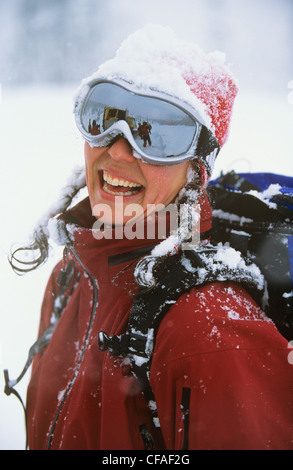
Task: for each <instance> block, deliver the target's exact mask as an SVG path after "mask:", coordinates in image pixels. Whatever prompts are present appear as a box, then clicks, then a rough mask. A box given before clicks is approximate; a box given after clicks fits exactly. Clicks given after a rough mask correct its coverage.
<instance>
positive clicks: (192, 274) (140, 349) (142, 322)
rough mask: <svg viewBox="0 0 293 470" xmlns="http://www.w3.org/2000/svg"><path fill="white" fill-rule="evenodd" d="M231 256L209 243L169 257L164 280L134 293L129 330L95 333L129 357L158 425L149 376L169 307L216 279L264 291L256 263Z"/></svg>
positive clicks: (114, 351) (225, 249)
mask: <svg viewBox="0 0 293 470" xmlns="http://www.w3.org/2000/svg"><path fill="white" fill-rule="evenodd" d="M216 255H217V256H216ZM232 255H235V250H233V249H232V248H230V247H228V246H227V247H224V246H222V245H220V246H218V247H214V246H211V245H210V246H206V247H203V248H201V249H198V250H197V251H194V250H187V251H185V252H179V253H178V254H176V255H174V256H170V257H169V258H167V259H166V267H165V271H164V279H162V281H161V282H160V283H158V284H157V285H155V286H154V287H153V288H152V289H149V290H145V289H142V290H140V291H139V292H138V293H137V294H136V296H135V298H134V302H133V306H132V309H131V312H130V316H129V322H128V331H127V332H126V333H125V334H123V335H119V336H116V335H110V336H108V335H107V334H106V333H105V332H104V331H100V332H99V334H98V347H99V349H100V350H101V351H105V350H108V351H109V353H110V354H112V355H114V356H120V357H125V356H127V357H129V359H130V361H131V365H132V372H133V374H134V375H135V376H136V377H137V379H138V381H139V383H140V385H141V388H142V391H143V393H144V395H145V397H146V399H147V401H148V403H149V408H150V410H151V411H152V417H153V422H154V425H155V426H156V427H157V428H159V427H160V424H159V419H158V413H157V407H156V402H155V397H154V394H153V391H152V389H151V386H150V383H149V376H150V369H151V363H152V356H153V351H154V347H155V342H156V336H157V331H158V328H159V325H160V322H161V321H162V319H163V317H164V316H165V315H166V313H167V312H168V310H169V309H170V306H171V305H172V304H174V303H176V301H177V300H178V299H179V298H180V297H181V296H182V294H183V293H185V292H188V291H189V290H190V289H191V288H192V287H196V286H200V285H203V284H207V283H210V282H215V281H226V280H230V281H234V282H241V283H242V284H246V285H247V286H248V288H250V289H254V291H257V292H258V295H259V297H260V298H261V297H262V296H263V294H264V289H265V286H264V281H263V277H262V275H261V273H260V272H258V276H255V274H256V272H257V271H256V270H257V268H256V266H255V265H253V264H252V263H251V262H247V263H245V262H244V260H243V261H242V263H239V265H238V266H235V265H230V264H229V259H231V256H232ZM174 272H175V273H176V275H174Z"/></svg>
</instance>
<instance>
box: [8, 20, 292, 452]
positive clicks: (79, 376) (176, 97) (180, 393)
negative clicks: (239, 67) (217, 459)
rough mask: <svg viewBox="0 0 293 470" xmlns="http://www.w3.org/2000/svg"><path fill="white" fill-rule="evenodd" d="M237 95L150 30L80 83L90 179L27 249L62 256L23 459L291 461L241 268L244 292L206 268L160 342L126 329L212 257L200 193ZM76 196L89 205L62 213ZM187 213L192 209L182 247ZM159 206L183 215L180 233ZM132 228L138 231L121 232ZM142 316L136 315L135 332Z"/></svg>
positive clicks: (216, 68) (284, 368)
mask: <svg viewBox="0 0 293 470" xmlns="http://www.w3.org/2000/svg"><path fill="white" fill-rule="evenodd" d="M236 94H237V84H236V81H235V79H234V77H233V75H232V73H231V72H230V70H229V68H228V67H227V66H226V65H225V64H224V61H223V54H220V53H211V54H205V53H204V52H203V51H202V50H200V49H199V48H198V47H197V46H195V45H193V44H189V43H186V42H182V41H179V40H178V39H177V38H176V37H175V35H174V33H173V32H172V31H171V30H170V29H169V28H165V27H159V26H147V27H145V28H144V29H143V30H140V31H137V32H136V33H135V34H133V35H131V36H130V37H129V38H127V40H126V41H124V42H123V43H122V45H121V47H120V48H119V49H118V51H117V54H116V56H115V57H114V59H112V60H109V61H107V62H106V63H104V64H102V65H101V66H100V67H99V69H98V71H97V72H96V73H95V74H93V75H92V76H91V77H89V78H88V79H85V80H83V82H82V84H81V86H80V88H79V89H78V91H77V93H76V97H75V108H74V112H75V117H76V123H77V127H78V129H79V131H80V132H81V134H82V136H83V138H84V141H85V143H84V155H85V172H81V174H79V175H75V180H74V181H73V183H72V184H71V185H69V186H67V192H66V194H65V196H64V199H63V200H62V202H61V203H60V204H59V206H58V208H57V210H55V213H54V214H50V220H48V223H46V224H44V225H43V226H42V227H39V228H38V230H37V231H36V233H35V235H36V237H35V243H34V245H33V247H32V248H34V250H36V249H37V248H38V249H39V250H40V256H39V258H38V259H37V261H36V265H37V264H40V263H41V262H43V261H45V259H46V256H47V250H48V234H49V233H50V234H51V235H52V234H53V233H54V234H55V235H56V234H57V235H58V240H59V242H60V241H61V242H62V243H63V244H64V257H63V259H62V260H61V261H60V263H59V264H58V265H57V266H56V268H55V269H54V270H53V273H52V275H51V277H50V280H49V282H48V286H47V290H46V292H45V296H44V301H43V306H42V313H41V321H40V331H39V340H38V341H37V342H36V344H35V346H34V348H33V350H32V355H34V361H33V369H32V375H31V380H30V383H29V387H28V393H27V434H28V445H29V448H30V449H53V450H57V449H91V450H98V449H103V450H109V449H116V450H117V449H127V450H143V449H167V450H175V449H183V448H184V449H214V450H216V449H293V433H292V415H293V400H292V390H293V378H292V370H291V369H292V366H290V364H289V363H288V360H287V354H288V350H287V341H286V340H285V339H284V338H283V337H282V336H281V335H280V334H279V332H278V331H277V329H276V328H275V326H274V324H273V322H272V321H270V320H269V319H268V318H267V317H266V316H265V314H264V313H263V312H262V310H261V309H260V307H259V306H258V305H257V303H256V302H255V301H254V300H253V298H252V297H251V296H250V294H248V292H247V290H246V289H245V287H244V286H245V283H246V284H249V287H250V290H249V292H250V293H251V292H252V290H253V288H255V289H256V290H257V289H258V288H259V279H253V277H252V276H251V275H250V273H251V270H249V266H247V269H246V268H245V267H244V268H243V273H242V275H243V282H241V283H237V282H234V279H236V278H237V279H238V278H239V276H237V275H236V274H237V273H235V272H234V273H232V274H231V273H230V275H229V272H228V270H227V269H223V271H222V272H219V273H218V275H217V276H215V278H214V279H210V278H209V279H210V280H209V281H207V278H205V277H204V275H203V272H204V268H201V271H198V272H201V276H198V278H196V279H194V285H193V286H188V288H186V289H185V292H182V293H181V294H180V296H179V298H177V299H176V298H174V299H173V297H172V298H169V300H168V310H167V311H166V314H165V316H164V317H163V318H162V320H161V323H160V325H159V327H158V331H157V333H156V335H155V336H154V335H153V332H154V331H153V328H152V325H151V324H150V325H144V326H143V328H139V327H138V326H136V328H132V327H130V326H129V317H130V312H131V311H132V310H131V309H132V308H133V304H134V303H136V299H137V298H139V295H136V294H138V293H139V294H141V296H142V295H143V294H144V293H147V292H148V293H149V292H151V291H154V292H159V291H160V292H163V291H164V289H165V290H166V286H167V280H168V279H169V278H172V279H173V281H174V283H176V282H177V280H178V282H179V281H180V279H181V280H182V279H183V282H184V276H183V278H182V273H185V276H186V278H187V277H188V276H189V275H190V273H191V272H192V273H194V272H195V267H196V268H198V264H197V263H198V262H199V259H200V257H201V253H203V251H204V250H207V249H208V248H209V247H210V236H211V230H212V226H211V216H212V212H211V208H210V205H209V201H208V198H207V192H206V187H207V183H208V180H209V178H210V175H211V172H212V169H213V164H214V160H215V158H216V157H217V155H218V152H219V150H220V148H221V147H222V146H223V144H224V143H225V141H226V139H227V135H228V129H229V123H230V118H231V113H232V106H233V101H234V98H235V96H236ZM93 123H94V124H95V125H94V126H93ZM142 126H145V128H146V129H147V131H148V135H147V137H145V135H144V134H143V132H142ZM97 129H98V130H97ZM146 142H147V144H146ZM85 185H86V186H87V190H88V197H87V198H86V199H85V200H83V201H81V202H79V203H78V204H77V205H76V206H74V207H71V201H72V198H73V196H74V195H75V194H77V193H78V191H79V189H81V188H82V187H83V186H85ZM183 206H184V207H187V208H189V209H191V208H193V207H195V206H197V207H200V223H199V224H198V225H197V228H198V243H197V244H195V245H194V246H192V247H191V246H189V245H188V243H187V242H188V240H189V239H190V230H189V229H187V226H186V224H185V223H183V222H184V220H183V219H184V217H183V216H182V212H181V211H180V209H181V207H183ZM168 207H172V208H177V215H178V214H179V215H180V217H179V222H178V224H177V225H176V227H175V228H174V226H173V225H172V223H171V218H172V217H171V216H172V214H171V216H170V214H169V216H168V214H167V211H164V208H168ZM157 208H161V209H162V210H161V211H158V210H157ZM133 214H134V215H133ZM162 214H163V216H162ZM161 217H163V219H164V220H165V222H166V223H167V226H168V228H167V233H166V236H163V235H162V234H161V232H160V230H158V223H159V221H160V218H161ZM129 223H131V224H132V225H131V226H132V228H133V229H134V228H135V227H136V225H137V226H138V225H140V226H141V227H142V230H140V231H136V232H135V231H132V232H126V231H125V228H126V227H127V226H128V224H129ZM97 224H98V225H97ZM48 227H49V228H50V229H51V231H49V229H48ZM136 229H137V227H136ZM153 229H154V230H153ZM131 233H132V235H131ZM138 233H139V234H140V236H135V234H138ZM127 234H128V235H127ZM141 234H143V235H141ZM186 243H187V245H186ZM186 246H187V247H188V249H187V248H186ZM227 249H228V248H227ZM217 250H222V252H223V250H224V248H223V246H221V247H220V246H218V247H213V250H212V251H211V252H213V253H215V252H216V253H217ZM223 259H224V258H223ZM12 263H13V260H12ZM224 264H225V263H224V262H223V265H224ZM179 266H180V269H179ZM200 266H202V265H200ZM34 267H35V266H34ZM224 267H225V266H224ZM183 268H184V269H185V271H184V269H183ZM224 273H225V275H224ZM180 276H181V277H180ZM174 291H176V289H174ZM134 299H135V301H134ZM162 299H163V297H162ZM162 299H161V298H160V297H158V298H157V300H156V303H155V305H156V308H155V307H153V309H154V311H153V315H154V317H155V316H156V314H157V311H160V308H161V305H160V301H161V303H162V304H163V300H162ZM165 305H166V302H165ZM147 308H148V309H149V306H148V305H147V303H146V305H145V309H141V310H140V311H136V317H135V318H136V321H137V325H139V324H140V323H139V321H140V320H142V319H145V317H146V315H145V313H146V310H147ZM231 313H232V314H231ZM144 331H146V333H144ZM146 364H148V365H150V369H149V370H146V371H145V372H144V380H141V379H140V369H141V370H143V368H144V367H145V365H146ZM10 385H11V386H12V384H11V383H10ZM7 386H8V387H9V381H8V383H7Z"/></svg>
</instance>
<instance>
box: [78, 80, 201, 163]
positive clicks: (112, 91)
mask: <svg viewBox="0 0 293 470" xmlns="http://www.w3.org/2000/svg"><path fill="white" fill-rule="evenodd" d="M121 120H123V121H126V122H127V124H128V125H129V128H130V130H131V133H132V136H133V138H134V140H135V142H136V144H137V146H138V147H139V148H140V149H141V150H142V151H143V152H145V153H147V154H148V155H150V156H152V157H169V156H178V155H181V154H184V153H187V152H188V150H189V148H190V146H191V144H192V142H193V139H194V136H195V134H196V132H197V130H198V126H199V124H198V123H197V122H196V121H195V120H194V119H192V118H191V116H189V114H187V113H186V112H184V111H183V110H181V109H180V108H178V107H177V106H174V105H173V104H171V103H168V102H166V101H163V100H161V99H158V98H152V97H148V96H142V95H136V94H135V93H132V92H131V91H128V90H126V89H124V88H122V87H120V86H118V85H115V84H113V83H99V84H97V85H95V86H94V87H93V88H92V89H91V90H90V92H89V93H88V95H87V97H86V99H85V102H84V104H83V108H82V112H81V122H82V126H83V128H84V130H85V131H86V132H87V133H89V134H90V135H92V136H94V135H99V134H102V133H103V132H104V131H106V130H107V129H109V128H110V127H111V126H112V125H113V124H114V123H115V122H117V121H121Z"/></svg>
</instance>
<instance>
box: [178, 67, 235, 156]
mask: <svg viewBox="0 0 293 470" xmlns="http://www.w3.org/2000/svg"><path fill="white" fill-rule="evenodd" d="M183 77H184V79H185V80H186V83H187V84H188V85H189V86H190V90H191V91H192V93H194V94H195V95H196V96H197V97H198V98H199V100H200V101H202V102H203V103H204V104H205V105H206V108H207V113H208V115H209V117H210V118H211V122H212V127H213V128H214V133H215V137H216V139H217V141H218V143H219V144H220V146H221V147H222V146H223V145H224V143H225V142H226V140H227V137H228V132H229V124H230V120H231V114H232V108H233V103H234V99H235V97H236V95H237V92H238V87H237V84H236V82H235V80H233V78H232V77H231V75H230V74H228V73H226V74H225V73H224V72H223V73H222V74H220V75H219V74H217V73H213V70H212V68H211V70H210V71H209V73H208V74H206V75H202V76H196V75H194V74H192V73H189V74H186V75H183Z"/></svg>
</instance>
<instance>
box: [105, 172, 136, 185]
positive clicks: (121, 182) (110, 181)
mask: <svg viewBox="0 0 293 470" xmlns="http://www.w3.org/2000/svg"><path fill="white" fill-rule="evenodd" d="M103 178H104V181H106V183H108V184H111V185H112V186H123V187H124V188H128V187H129V188H140V187H141V185H140V184H137V183H133V182H131V181H127V180H124V179H118V178H112V176H111V175H110V174H109V173H108V172H107V171H103Z"/></svg>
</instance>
